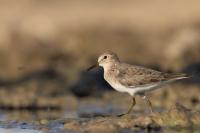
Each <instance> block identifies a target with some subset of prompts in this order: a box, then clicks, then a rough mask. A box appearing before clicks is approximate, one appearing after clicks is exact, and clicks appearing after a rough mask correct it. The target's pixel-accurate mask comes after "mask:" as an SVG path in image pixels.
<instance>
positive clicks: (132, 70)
mask: <svg viewBox="0 0 200 133" xmlns="http://www.w3.org/2000/svg"><path fill="white" fill-rule="evenodd" d="M96 66H101V67H103V69H104V79H105V80H106V81H107V82H108V83H109V84H110V85H111V86H112V87H113V88H114V89H115V90H116V91H119V92H126V93H128V94H130V95H131V96H132V104H131V106H130V108H129V109H128V111H127V112H126V113H123V114H120V115H118V116H123V115H127V114H129V113H130V112H131V111H132V108H133V107H134V105H135V104H136V101H135V96H136V95H140V96H142V97H143V99H144V100H145V101H146V102H147V104H148V105H149V107H150V110H151V112H152V104H151V102H150V100H149V99H148V98H147V96H146V95H145V94H146V92H148V91H151V90H154V89H158V88H160V87H161V86H162V85H164V84H168V83H171V82H173V81H176V80H180V79H184V78H188V75H186V74H174V73H165V72H159V71H156V70H153V69H149V68H145V67H142V66H136V65H130V64H126V63H123V62H121V61H120V60H119V58H118V56H117V55H116V54H115V53H113V52H105V53H104V54H101V55H100V56H99V58H98V63H97V65H93V66H92V67H90V68H89V69H88V70H90V69H92V68H94V67H96Z"/></svg>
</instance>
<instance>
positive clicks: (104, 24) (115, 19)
mask: <svg viewBox="0 0 200 133" xmlns="http://www.w3.org/2000/svg"><path fill="white" fill-rule="evenodd" d="M199 5H200V2H198V1H196V0H188V1H187V0H186V1H183V0H173V1H167V0H161V1H158V0H153V1H147V0H133V1H129V0H128V1H126V2H124V1H118V0H108V1H106V0H101V1H98V0H84V1H81V0H79V1H65V0H57V1H54V0H18V1H11V0H1V1H0V120H1V121H3V120H37V119H57V118H62V117H76V116H88V115H89V116H90V115H92V116H93V115H101V114H102V113H103V114H112V113H114V114H115V113H119V112H121V111H124V110H126V108H127V106H128V105H129V102H128V101H129V100H130V97H128V95H127V94H119V93H117V92H115V91H112V90H113V89H112V88H111V87H110V86H109V85H108V84H107V83H106V82H105V81H104V80H103V76H102V75H103V70H102V69H101V68H98V69H94V70H92V71H90V72H87V71H86V69H87V68H88V67H89V66H91V65H92V64H94V63H96V60H97V57H98V56H99V54H101V53H103V52H105V51H108V50H111V51H113V52H115V53H117V54H118V55H119V57H120V59H121V60H122V61H125V62H128V63H131V64H137V65H142V66H147V67H150V68H154V69H156V70H162V71H166V72H184V73H188V74H191V75H193V78H192V79H190V80H184V81H182V82H178V83H176V84H172V85H169V86H166V87H163V89H161V90H157V91H155V92H153V93H150V94H149V97H150V98H151V99H152V102H153V106H154V108H155V109H157V110H163V109H167V108H168V107H170V106H172V105H173V104H174V103H176V102H179V103H181V104H183V105H184V106H186V107H188V108H190V109H194V110H199V109H200V105H199V100H200V99H199V93H200V86H199V82H200V78H199V77H200V76H199V72H200V14H199V13H200V8H199ZM104 92H106V93H104ZM122 96H123V97H122ZM119 97H120V99H118V98H119ZM144 104H145V103H144V102H143V101H142V100H141V99H140V98H138V104H137V106H136V107H135V109H134V110H135V112H141V110H142V111H144V112H148V110H147V108H146V107H145V106H144ZM119 105H120V106H119Z"/></svg>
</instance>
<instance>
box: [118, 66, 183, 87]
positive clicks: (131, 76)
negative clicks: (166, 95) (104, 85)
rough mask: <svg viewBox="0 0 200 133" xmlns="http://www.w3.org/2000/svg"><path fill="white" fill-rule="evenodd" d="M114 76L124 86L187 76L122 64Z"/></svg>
mask: <svg viewBox="0 0 200 133" xmlns="http://www.w3.org/2000/svg"><path fill="white" fill-rule="evenodd" d="M122 65H123V66H121V67H119V72H118V75H117V76H116V78H117V79H118V81H119V82H120V83H121V84H122V85H123V86H126V87H130V88H135V87H138V86H144V85H148V84H154V83H159V82H161V81H169V80H178V79H182V78H187V75H185V74H168V73H163V72H159V71H155V70H152V69H148V68H144V67H138V66H132V65H128V64H122Z"/></svg>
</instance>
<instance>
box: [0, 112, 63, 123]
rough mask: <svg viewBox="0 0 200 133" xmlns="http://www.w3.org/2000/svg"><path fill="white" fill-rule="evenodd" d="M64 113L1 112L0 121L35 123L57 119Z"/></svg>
mask: <svg viewBox="0 0 200 133" xmlns="http://www.w3.org/2000/svg"><path fill="white" fill-rule="evenodd" d="M63 116H64V111H62V110H60V111H1V112H0V121H34V120H35V121H37V120H41V119H47V120H51V119H58V118H62V117H63Z"/></svg>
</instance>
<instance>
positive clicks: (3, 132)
mask: <svg viewBox="0 0 200 133" xmlns="http://www.w3.org/2000/svg"><path fill="white" fill-rule="evenodd" d="M0 133H44V132H42V131H37V130H31V129H19V128H9V129H5V128H0Z"/></svg>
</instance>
